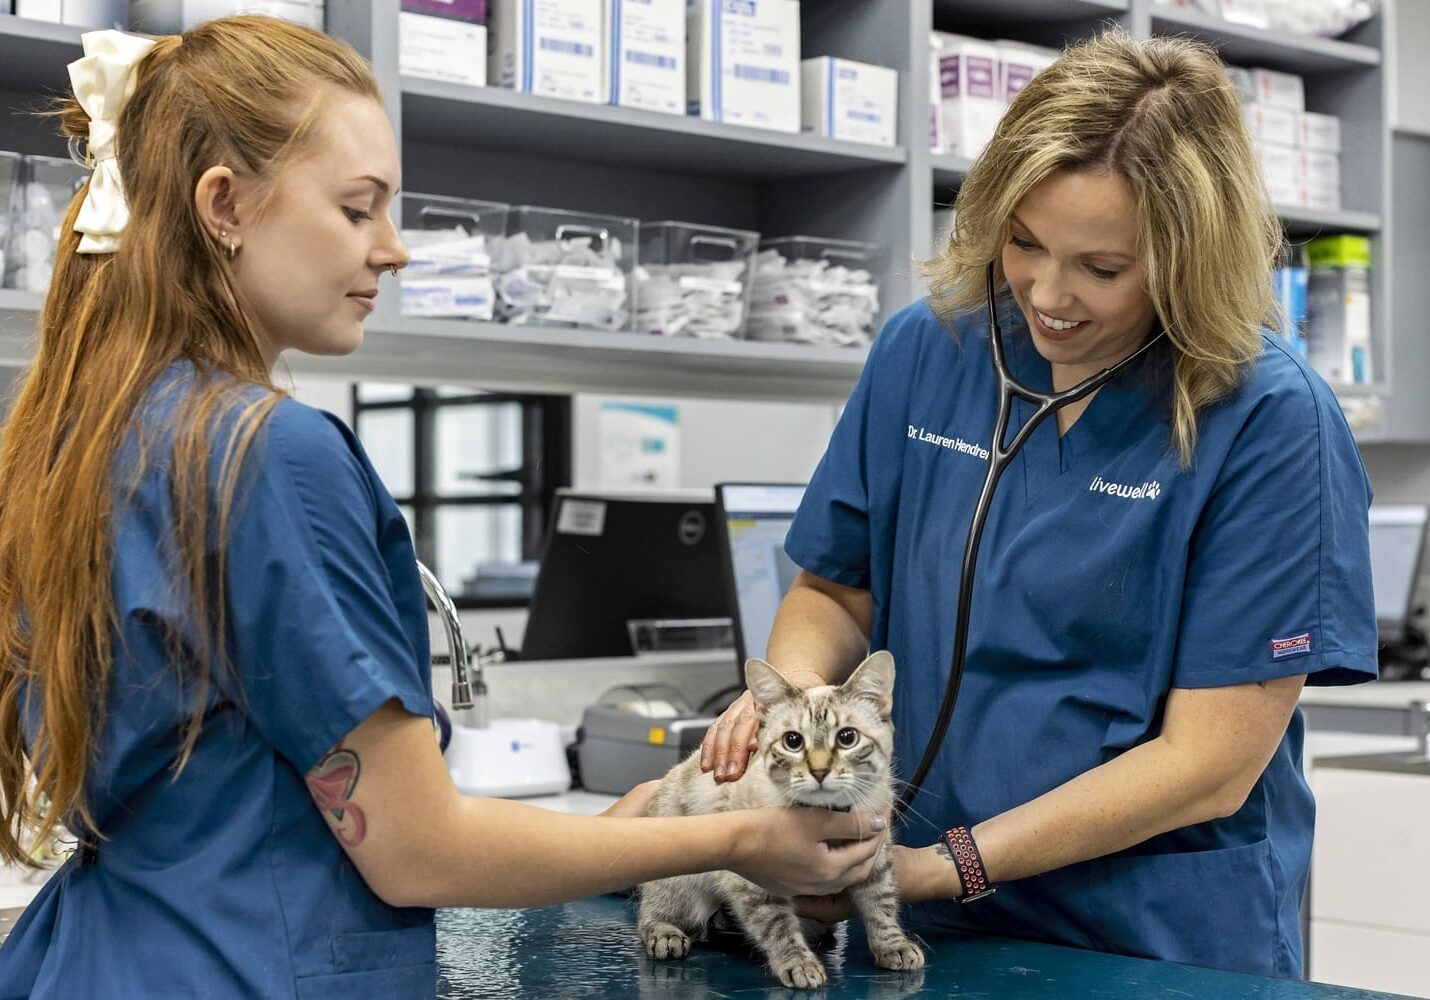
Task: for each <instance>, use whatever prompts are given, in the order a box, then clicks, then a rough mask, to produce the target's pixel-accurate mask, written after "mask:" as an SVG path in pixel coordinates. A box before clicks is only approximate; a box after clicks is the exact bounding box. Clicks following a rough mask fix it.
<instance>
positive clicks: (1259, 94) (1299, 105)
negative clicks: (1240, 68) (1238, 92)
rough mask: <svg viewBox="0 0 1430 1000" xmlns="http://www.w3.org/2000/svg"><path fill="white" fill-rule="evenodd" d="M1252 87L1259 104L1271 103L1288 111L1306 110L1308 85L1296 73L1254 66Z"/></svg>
mask: <svg viewBox="0 0 1430 1000" xmlns="http://www.w3.org/2000/svg"><path fill="white" fill-rule="evenodd" d="M1251 89H1252V92H1253V93H1254V94H1255V95H1256V103H1257V104H1269V105H1271V106H1272V107H1274V108H1285V109H1286V110H1287V111H1305V110H1306V86H1305V83H1304V82H1303V81H1302V79H1301V77H1299V76H1297V75H1296V74H1295V73H1282V72H1280V71H1279V70H1274V69H1262V68H1260V67H1253V68H1252V70H1251Z"/></svg>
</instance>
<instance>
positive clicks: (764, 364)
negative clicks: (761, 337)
mask: <svg viewBox="0 0 1430 1000" xmlns="http://www.w3.org/2000/svg"><path fill="white" fill-rule="evenodd" d="M41 301H42V299H41V296H39V295H36V294H34V293H31V292H17V291H11V290H0V361H3V362H7V363H12V364H27V363H28V362H29V360H30V357H31V355H32V354H33V351H34V335H35V317H36V314H37V312H38V311H39V307H40V303H41ZM866 355H867V352H866V351H862V350H853V349H843V348H833V347H806V346H804V345H801V344H765V343H758V342H754V341H743V340H720V341H708V340H687V339H668V338H664V337H649V336H644V335H641V334H635V333H602V332H599V331H593V330H563V329H554V328H548V327H533V326H506V325H503V324H500V323H475V322H466V321H463V320H433V319H415V318H402V319H398V320H395V321H392V320H387V321H384V320H382V319H381V318H379V317H377V316H374V317H373V318H372V319H370V320H369V321H368V328H367V332H366V336H365V338H364V340H363V345H362V347H361V348H359V349H358V350H357V351H356V352H355V353H353V354H351V355H348V356H347V357H341V358H332V357H329V358H321V357H314V356H310V355H305V354H301V353H298V352H296V351H293V352H289V353H288V354H286V355H284V360H285V362H286V363H287V365H288V366H289V367H290V368H291V369H292V370H293V371H294V372H299V373H309V374H315V375H347V376H351V377H352V378H354V379H359V378H374V379H384V378H390V379H397V380H401V381H410V382H418V383H424V382H425V383H430V384H443V385H445V384H452V383H456V384H465V385H480V386H482V388H484V389H497V390H510V391H527V392H596V393H621V394H638V395H657V396H677V397H705V398H715V399H778V400H781V401H787V402H807V403H842V402H843V401H844V400H845V399H847V398H848V396H849V391H850V390H851V389H852V388H853V387H854V383H855V381H856V380H857V379H858V378H859V372H860V371H861V370H862V369H863V367H864V359H865V357H866Z"/></svg>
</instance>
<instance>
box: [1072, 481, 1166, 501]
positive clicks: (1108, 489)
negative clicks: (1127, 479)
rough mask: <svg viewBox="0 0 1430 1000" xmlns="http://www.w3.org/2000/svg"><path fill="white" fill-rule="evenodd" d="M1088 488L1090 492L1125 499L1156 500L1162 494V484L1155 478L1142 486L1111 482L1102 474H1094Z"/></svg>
mask: <svg viewBox="0 0 1430 1000" xmlns="http://www.w3.org/2000/svg"><path fill="white" fill-rule="evenodd" d="M1087 490H1088V492H1089V493H1106V494H1107V495H1108V496H1110V497H1121V498H1122V499H1123V500H1156V499H1157V498H1158V497H1159V496H1161V495H1162V484H1161V483H1159V482H1157V480H1155V479H1154V480H1152V481H1151V482H1148V483H1143V484H1142V485H1141V486H1129V485H1128V484H1126V483H1109V482H1108V481H1107V480H1105V479H1103V478H1102V477H1101V476H1093V477H1092V482H1091V483H1089V484H1088V487H1087Z"/></svg>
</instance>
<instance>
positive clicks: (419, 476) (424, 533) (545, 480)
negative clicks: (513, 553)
mask: <svg viewBox="0 0 1430 1000" xmlns="http://www.w3.org/2000/svg"><path fill="white" fill-rule="evenodd" d="M361 389H362V386H361V384H360V383H353V385H352V387H351V390H350V395H351V398H352V413H353V431H354V433H356V434H357V435H358V437H359V440H361V437H362V431H361V421H362V415H363V414H364V413H374V412H384V411H386V412H391V411H393V410H405V411H409V412H411V413H412V417H413V419H412V462H413V469H412V483H413V492H412V493H411V494H410V495H405V496H394V497H393V499H394V500H395V501H396V502H397V504H398V506H400V507H406V508H408V509H410V510H411V511H412V523H411V524H410V527H411V529H412V543H413V546H414V548H416V550H417V558H418V559H420V560H422V562H424V563H425V564H426V565H428V566H429V567H432V569H433V572H436V571H437V561H436V543H437V539H436V533H437V512H438V511H439V510H443V509H451V508H457V507H516V508H518V509H519V510H520V511H521V557H522V559H523V560H536V559H540V558H541V549H542V546H543V544H544V543H545V540H546V527H547V522H548V521H549V519H550V512H551V510H552V507H553V505H554V504H555V501H556V491H557V490H558V489H560V488H561V487H563V486H569V485H570V483H571V397H570V396H550V395H534V394H524V393H512V392H485V391H482V390H477V389H473V390H472V391H471V392H470V393H463V394H451V395H446V394H439V393H438V391H437V390H436V389H435V388H432V387H429V386H420V385H413V386H411V390H412V395H411V397H410V398H407V399H393V400H388V399H383V400H374V401H365V400H363V399H362V392H361ZM510 403H517V404H519V405H520V406H521V454H522V458H521V465H520V466H518V467H517V468H515V469H507V470H499V474H500V473H507V474H509V476H510V478H511V479H512V480H513V481H515V482H518V483H520V485H521V489H520V491H519V492H517V493H493V494H486V495H480V494H474V495H471V496H461V497H450V496H447V497H444V496H440V495H438V493H437V491H436V487H435V483H436V452H437V414H438V413H439V412H440V411H441V410H443V409H445V408H447V407H454V406H484V405H499V404H503V405H504V404H510ZM451 597H452V603H453V604H454V605H455V606H456V607H458V608H460V609H464V610H467V609H481V608H524V607H526V606H527V605H528V604H529V603H530V599H529V598H524V597H472V596H469V595H458V594H452V595H451Z"/></svg>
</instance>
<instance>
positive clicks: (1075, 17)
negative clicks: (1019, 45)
mask: <svg viewBox="0 0 1430 1000" xmlns="http://www.w3.org/2000/svg"><path fill="white" fill-rule="evenodd" d="M1130 6H1131V5H1130V4H1129V2H1128V0H1023V2H1020V3H1009V2H1008V0H934V5H933V24H934V27H935V28H936V29H939V30H948V31H958V30H961V29H962V28H963V26H965V25H968V24H974V25H976V27H977V30H976V31H973V32H972V34H976V35H983V36H987V37H989V38H991V37H993V36H994V35H996V34H1006V33H1009V32H1013V33H1017V32H1019V30H1020V29H1026V28H1027V27H1029V26H1031V25H1035V24H1061V23H1067V22H1070V21H1087V20H1092V19H1099V18H1118V17H1121V16H1122V15H1124V14H1126V13H1127V12H1128V10H1129V8H1130Z"/></svg>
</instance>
